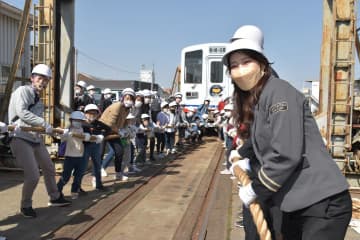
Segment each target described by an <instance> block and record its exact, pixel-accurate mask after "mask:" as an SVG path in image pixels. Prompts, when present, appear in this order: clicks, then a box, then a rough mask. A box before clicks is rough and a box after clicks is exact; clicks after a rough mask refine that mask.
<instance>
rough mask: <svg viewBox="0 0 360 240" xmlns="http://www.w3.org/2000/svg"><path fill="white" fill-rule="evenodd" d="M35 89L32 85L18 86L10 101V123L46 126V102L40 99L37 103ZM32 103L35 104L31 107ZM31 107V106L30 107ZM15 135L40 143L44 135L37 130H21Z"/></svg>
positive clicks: (14, 135)
mask: <svg viewBox="0 0 360 240" xmlns="http://www.w3.org/2000/svg"><path fill="white" fill-rule="evenodd" d="M35 97H36V94H35V91H34V89H33V88H32V87H31V86H30V85H26V86H20V87H18V88H17V89H16V90H15V91H14V92H13V93H12V94H11V98H10V103H9V109H8V114H9V125H11V124H16V125H19V126H44V124H45V120H44V118H43V117H42V116H43V113H44V104H43V103H42V102H41V101H38V102H37V103H36V104H35V105H33V104H34V103H35ZM31 105H33V106H32V107H31ZM29 107H31V108H30V109H29ZM12 136H13V137H18V138H22V139H25V140H27V141H30V142H34V143H39V142H40V141H42V137H41V136H40V135H39V134H38V133H35V132H20V133H18V134H13V135H12Z"/></svg>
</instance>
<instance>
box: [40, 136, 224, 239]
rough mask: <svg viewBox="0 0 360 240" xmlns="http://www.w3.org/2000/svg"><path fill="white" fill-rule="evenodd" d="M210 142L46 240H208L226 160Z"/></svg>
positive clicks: (158, 167) (152, 171) (119, 188)
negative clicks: (219, 173)
mask: <svg viewBox="0 0 360 240" xmlns="http://www.w3.org/2000/svg"><path fill="white" fill-rule="evenodd" d="M205 141H206V144H202V145H189V146H186V147H185V148H184V150H183V151H181V152H179V153H178V154H177V155H176V156H175V157H174V158H173V159H170V160H169V161H167V160H163V161H160V162H158V163H157V164H154V165H151V166H149V167H148V168H147V169H146V170H145V171H144V172H142V175H143V176H142V177H138V178H136V179H135V180H134V181H129V182H126V183H122V184H119V185H117V184H116V185H115V188H116V189H115V191H114V192H113V193H112V194H109V195H108V196H107V197H106V198H104V199H102V200H101V201H99V202H98V203H96V204H94V205H93V206H92V207H90V208H88V209H86V210H84V211H82V212H81V213H78V214H77V215H76V216H74V217H73V218H72V219H71V220H70V221H68V222H67V223H66V224H65V225H63V226H62V227H60V228H59V229H57V230H55V231H53V232H52V233H50V234H48V235H47V236H46V237H44V238H43V239H50V238H51V239H92V240H95V239H119V238H120V237H121V239H144V236H146V239H156V240H160V239H166V240H168V239H174V240H180V239H181V240H183V239H201V240H203V239H205V238H206V233H207V223H208V216H209V209H210V207H211V204H212V202H213V198H214V197H213V196H214V194H213V193H214V189H215V187H216V181H217V179H216V174H215V173H216V172H217V171H218V168H219V166H220V163H221V162H222V161H221V159H222V156H223V148H222V145H221V144H220V143H219V142H217V140H216V138H211V137H210V138H208V139H206V140H205ZM155 221H158V222H155ZM135 226H136V227H138V228H140V229H134V228H135ZM139 226H140V227H139ZM129 235H131V238H129ZM170 236H171V237H170Z"/></svg>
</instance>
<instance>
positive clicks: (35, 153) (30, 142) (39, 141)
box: [8, 64, 70, 218]
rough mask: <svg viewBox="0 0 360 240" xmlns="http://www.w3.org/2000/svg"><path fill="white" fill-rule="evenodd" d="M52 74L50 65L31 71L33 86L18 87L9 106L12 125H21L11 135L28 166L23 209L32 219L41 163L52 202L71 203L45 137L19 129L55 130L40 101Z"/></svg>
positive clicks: (19, 158)
mask: <svg viewBox="0 0 360 240" xmlns="http://www.w3.org/2000/svg"><path fill="white" fill-rule="evenodd" d="M51 73H52V72H51V69H50V68H49V66H47V65H45V64H38V65H36V66H35V67H34V68H33V70H32V72H31V85H25V86H20V87H18V88H17V89H16V90H15V91H14V92H13V93H12V94H11V98H10V102H9V108H8V116H9V124H11V125H17V126H18V127H17V128H16V130H15V131H14V132H13V134H12V135H11V137H12V140H11V142H10V148H11V151H12V153H13V154H14V156H15V158H16V162H17V163H18V164H20V165H21V166H22V168H23V169H24V185H23V189H22V197H21V205H20V211H21V213H22V214H23V215H24V216H25V217H28V218H34V217H36V212H35V211H34V209H33V208H32V196H33V193H34V191H35V188H36V186H37V184H38V181H39V178H40V174H39V166H40V168H41V170H42V174H43V175H44V180H45V185H46V190H47V193H48V195H49V197H50V202H49V205H57V206H64V205H69V204H70V202H69V201H67V200H65V199H64V197H63V195H62V194H61V193H60V192H59V191H58V188H57V186H56V181H55V167H54V164H53V162H52V160H51V159H50V155H49V153H48V151H47V149H46V147H45V144H44V141H43V137H42V136H41V135H40V134H38V133H34V132H22V131H20V128H19V127H20V126H24V127H25V126H26V127H29V126H30V127H41V126H42V127H44V128H45V131H46V133H48V134H51V133H52V126H51V125H50V124H49V123H47V122H46V121H45V119H44V118H43V114H44V105H43V103H42V102H41V100H40V94H41V92H42V91H43V90H45V89H46V87H47V84H48V83H49V81H50V79H51V76H52V74H51Z"/></svg>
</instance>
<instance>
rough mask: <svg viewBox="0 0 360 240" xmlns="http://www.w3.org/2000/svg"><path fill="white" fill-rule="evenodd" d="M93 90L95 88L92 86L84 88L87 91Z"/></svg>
mask: <svg viewBox="0 0 360 240" xmlns="http://www.w3.org/2000/svg"><path fill="white" fill-rule="evenodd" d="M94 89H96V87H95V86H94V85H89V86H88V87H87V88H86V90H87V91H90V90H94Z"/></svg>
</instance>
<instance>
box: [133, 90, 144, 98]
mask: <svg viewBox="0 0 360 240" xmlns="http://www.w3.org/2000/svg"><path fill="white" fill-rule="evenodd" d="M135 95H136V96H140V97H144V93H143V92H142V91H137V92H136V93H135Z"/></svg>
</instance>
